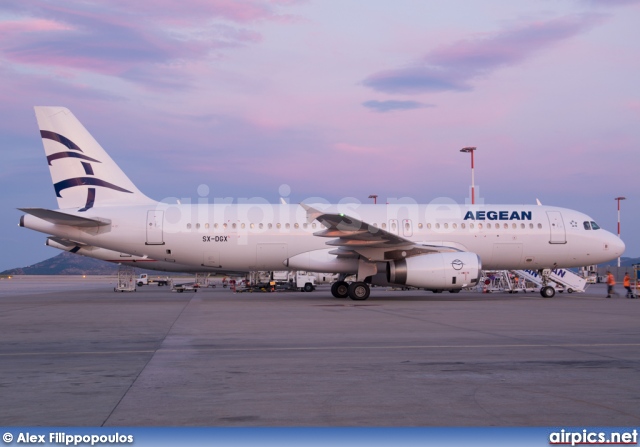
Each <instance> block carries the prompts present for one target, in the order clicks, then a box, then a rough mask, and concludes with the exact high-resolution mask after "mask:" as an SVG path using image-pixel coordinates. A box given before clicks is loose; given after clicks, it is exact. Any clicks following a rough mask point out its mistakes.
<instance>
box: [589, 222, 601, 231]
mask: <svg viewBox="0 0 640 447" xmlns="http://www.w3.org/2000/svg"><path fill="white" fill-rule="evenodd" d="M591 228H593V229H594V230H599V229H600V226H599V225H598V224H597V223H595V222H594V221H591Z"/></svg>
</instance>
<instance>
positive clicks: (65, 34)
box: [0, 0, 289, 87]
mask: <svg viewBox="0 0 640 447" xmlns="http://www.w3.org/2000/svg"><path fill="white" fill-rule="evenodd" d="M288 4H289V2H286V1H285V2H281V1H272V2H266V3H265V2H258V1H253V0H248V1H239V2H237V1H232V0H187V1H178V0H158V1H154V2H146V1H140V2H137V1H136V2H129V1H127V2H125V1H122V0H114V1H113V2H108V3H102V4H98V5H95V4H88V3H86V2H77V1H61V2H56V3H49V2H34V3H29V4H28V5H27V4H26V3H19V2H9V3H8V4H3V5H1V6H0V11H2V10H5V11H7V12H9V13H12V14H17V15H22V16H24V17H25V18H24V19H23V20H19V21H13V22H4V23H1V24H0V36H1V37H2V39H0V52H1V54H2V55H3V56H4V58H6V59H7V60H9V61H10V62H14V63H18V64H28V65H35V66H40V67H47V68H48V67H58V68H60V67H61V68H63V69H75V70H81V71H87V72H94V73H99V74H104V75H109V76H119V77H122V78H125V79H128V80H131V81H134V82H144V83H148V82H153V79H152V78H151V77H149V76H147V73H153V72H157V71H158V70H160V71H162V68H163V67H165V66H166V67H169V66H170V67H172V70H171V71H173V72H175V67H177V66H180V65H184V64H183V61H189V60H201V59H206V58H208V57H209V56H210V55H212V53H214V52H216V51H222V50H226V49H230V48H234V47H239V46H244V45H249V44H255V43H257V42H260V41H261V35H260V34H259V33H258V32H256V31H253V30H251V29H248V28H246V27H244V26H241V25H242V24H246V23H249V22H254V21H257V20H269V19H272V18H273V19H274V20H277V19H278V17H279V15H280V14H279V10H280V6H281V5H284V6H287V5H288ZM221 20H222V22H221ZM172 25H173V26H172ZM186 25H188V27H185V28H184V29H181V28H180V27H181V26H186ZM187 82H188V77H187V79H186V81H182V82H181V83H178V84H186V83H187ZM169 84H170V85H171V86H172V87H175V86H176V84H175V83H171V82H169V83H167V82H166V81H163V80H160V81H159V82H158V83H157V86H159V87H162V85H169Z"/></svg>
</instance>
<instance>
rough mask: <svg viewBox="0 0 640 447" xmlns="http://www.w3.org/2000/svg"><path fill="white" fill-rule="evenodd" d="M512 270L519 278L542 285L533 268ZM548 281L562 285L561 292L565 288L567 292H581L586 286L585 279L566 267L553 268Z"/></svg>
mask: <svg viewBox="0 0 640 447" xmlns="http://www.w3.org/2000/svg"><path fill="white" fill-rule="evenodd" d="M512 272H513V273H514V274H516V275H518V276H519V277H520V278H524V279H525V280H527V281H531V282H532V283H535V284H536V285H537V286H538V287H542V278H541V277H540V275H539V274H538V272H537V271H535V270H512ZM549 281H550V282H552V283H554V284H557V285H559V286H560V287H562V290H561V291H562V292H564V291H565V290H566V291H567V292H568V293H573V292H577V293H582V292H584V291H585V289H586V287H587V280H586V279H585V278H583V277H581V276H579V275H576V274H575V273H573V272H572V271H571V270H567V269H554V270H552V271H551V274H550V275H549Z"/></svg>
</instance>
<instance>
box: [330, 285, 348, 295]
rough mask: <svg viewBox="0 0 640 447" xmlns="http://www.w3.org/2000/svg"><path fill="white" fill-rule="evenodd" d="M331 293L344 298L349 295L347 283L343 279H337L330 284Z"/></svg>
mask: <svg viewBox="0 0 640 447" xmlns="http://www.w3.org/2000/svg"><path fill="white" fill-rule="evenodd" d="M331 294H332V295H333V296H334V297H336V298H346V297H348V296H349V284H347V283H346V282H344V281H337V282H334V283H333V284H332V285H331Z"/></svg>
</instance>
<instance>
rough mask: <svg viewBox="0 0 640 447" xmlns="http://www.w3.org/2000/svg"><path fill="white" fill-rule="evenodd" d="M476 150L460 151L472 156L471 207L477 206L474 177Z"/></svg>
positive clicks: (473, 148) (464, 148) (467, 148)
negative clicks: (474, 155) (474, 154)
mask: <svg viewBox="0 0 640 447" xmlns="http://www.w3.org/2000/svg"><path fill="white" fill-rule="evenodd" d="M475 150H476V148H475V147H472V146H470V147H463V148H462V149H460V152H469V153H470V154H471V205H475V204H476V190H475V183H474V176H473V168H474V165H473V153H474V151H475Z"/></svg>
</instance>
